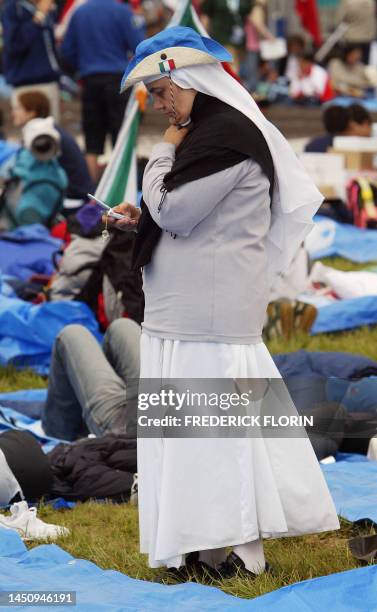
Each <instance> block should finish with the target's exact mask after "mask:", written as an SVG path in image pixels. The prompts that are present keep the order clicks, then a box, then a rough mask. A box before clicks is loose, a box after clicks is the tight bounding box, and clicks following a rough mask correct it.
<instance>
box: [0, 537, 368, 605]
mask: <svg viewBox="0 0 377 612" xmlns="http://www.w3.org/2000/svg"><path fill="white" fill-rule="evenodd" d="M125 545H126V542H125ZM0 590H2V591H4V590H7V591H28V590H29V591H35V590H42V591H46V590H49V591H54V590H55V591H75V592H76V602H77V603H76V606H75V607H74V609H75V610H77V611H78V612H92V611H95V612H97V611H101V610H104V611H106V612H115V611H116V612H121V611H122V612H125V611H127V610H128V611H132V612H135V611H139V610H140V611H141V610H143V611H144V612H147V611H151V612H159V611H161V612H165V610H169V612H178V611H179V612H181V611H186V612H210V611H213V612H217V611H218V610H221V611H223V612H233V611H235V612H236V611H238V610H240V611H241V610H250V612H254V611H255V612H270V611H271V612H272V611H273V612H275V611H276V610H278V611H279V612H303V611H305V612H323V610H325V609H327V608H330V607H331V609H332V610H334V612H346V611H350V612H351V611H352V612H357V611H360V612H373V611H376V610H377V603H376V602H377V566H369V567H365V568H361V569H357V570H351V571H348V572H342V573H338V574H332V575H330V576H323V577H321V578H316V579H314V580H305V581H304V582H300V583H297V584H293V585H290V586H287V587H284V588H282V589H279V590H277V591H273V592H272V593H268V594H267V595H263V596H262V597H257V598H256V599H253V600H247V599H240V598H238V597H233V596H231V595H227V594H226V593H223V592H222V591H220V590H219V589H217V588H214V587H207V586H203V585H200V584H194V583H184V584H178V585H163V584H158V583H153V582H147V581H144V580H136V579H133V578H129V577H128V576H125V575H124V574H121V573H120V572H116V571H113V570H102V569H100V568H99V567H97V566H96V565H95V564H93V563H91V562H89V561H84V560H81V559H75V558H74V557H72V556H71V555H69V554H68V553H67V552H65V551H64V550H62V549H61V548H59V547H58V546H56V545H55V544H49V545H43V546H38V547H37V548H33V549H32V550H29V551H27V550H26V547H25V545H24V544H23V543H22V542H21V540H20V538H19V536H18V535H17V534H16V533H13V532H10V531H7V530H5V529H2V528H0ZM12 609H14V610H20V611H22V610H25V606H24V607H14V608H12ZM43 609H44V610H46V612H48V611H51V612H53V611H54V610H55V609H56V608H55V607H53V606H44V608H43Z"/></svg>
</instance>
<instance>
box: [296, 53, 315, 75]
mask: <svg viewBox="0 0 377 612" xmlns="http://www.w3.org/2000/svg"><path fill="white" fill-rule="evenodd" d="M313 64H314V55H313V53H309V52H308V53H302V54H301V55H299V56H298V65H299V70H300V73H301V75H302V76H307V75H308V74H310V71H311V69H312V66H313Z"/></svg>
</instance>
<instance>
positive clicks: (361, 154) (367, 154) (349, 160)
mask: <svg viewBox="0 0 377 612" xmlns="http://www.w3.org/2000/svg"><path fill="white" fill-rule="evenodd" d="M329 152H330V153H333V154H334V155H342V156H343V158H344V164H345V167H346V169H347V170H373V168H374V158H375V155H376V152H374V153H373V152H371V151H343V150H341V149H334V148H332V149H329Z"/></svg>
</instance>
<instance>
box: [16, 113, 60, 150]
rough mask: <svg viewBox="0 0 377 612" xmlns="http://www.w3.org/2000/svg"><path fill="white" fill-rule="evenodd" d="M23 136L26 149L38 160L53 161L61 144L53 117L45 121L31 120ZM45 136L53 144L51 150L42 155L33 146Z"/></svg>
mask: <svg viewBox="0 0 377 612" xmlns="http://www.w3.org/2000/svg"><path fill="white" fill-rule="evenodd" d="M22 135H23V141H24V145H25V147H26V148H27V149H29V150H30V151H31V152H32V153H33V155H35V156H36V157H37V158H38V159H40V160H43V161H44V160H47V159H51V158H52V157H54V156H55V155H56V154H57V152H58V149H59V144H60V134H59V132H58V130H57V129H56V128H55V126H54V118H53V117H46V118H45V119H41V118H37V119H31V120H30V121H28V122H27V124H26V125H25V126H24V128H23V130H22ZM43 136H47V138H48V139H50V141H52V142H51V147H50V148H49V150H48V151H46V152H42V153H41V152H40V151H38V149H36V148H35V146H33V145H34V144H35V141H36V139H39V138H40V137H43Z"/></svg>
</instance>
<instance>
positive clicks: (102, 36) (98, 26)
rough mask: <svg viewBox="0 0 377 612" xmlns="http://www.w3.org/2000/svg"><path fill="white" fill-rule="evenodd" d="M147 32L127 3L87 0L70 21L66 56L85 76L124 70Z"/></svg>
mask: <svg viewBox="0 0 377 612" xmlns="http://www.w3.org/2000/svg"><path fill="white" fill-rule="evenodd" d="M143 35H144V32H143V29H142V28H141V27H140V26H139V25H137V23H136V21H135V18H134V16H133V14H132V11H131V9H130V8H129V7H128V6H126V5H125V4H121V3H120V2H118V1H117V0H87V2H85V4H83V5H81V6H79V7H78V8H77V9H76V10H75V12H74V13H73V15H72V18H71V21H70V22H69V26H68V29H67V32H66V35H65V37H64V40H63V43H62V46H61V54H62V59H63V61H64V62H65V63H67V64H68V65H69V66H70V67H71V68H72V69H74V70H75V71H76V72H79V74H80V76H81V77H85V76H89V75H91V74H115V73H123V72H124V70H125V68H126V65H127V62H128V59H129V54H130V53H132V54H133V53H134V51H135V49H136V47H137V45H138V44H139V42H141V41H142V40H143ZM119 86H120V83H119Z"/></svg>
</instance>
